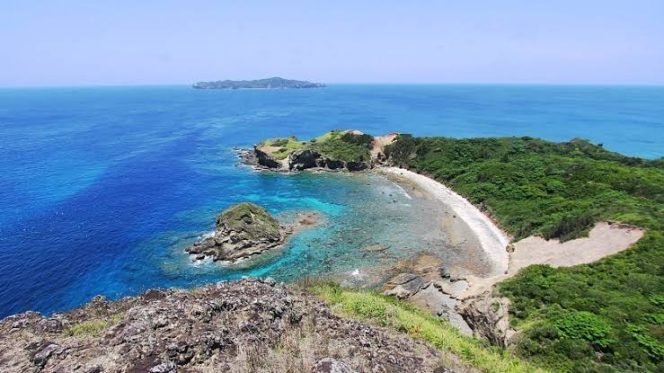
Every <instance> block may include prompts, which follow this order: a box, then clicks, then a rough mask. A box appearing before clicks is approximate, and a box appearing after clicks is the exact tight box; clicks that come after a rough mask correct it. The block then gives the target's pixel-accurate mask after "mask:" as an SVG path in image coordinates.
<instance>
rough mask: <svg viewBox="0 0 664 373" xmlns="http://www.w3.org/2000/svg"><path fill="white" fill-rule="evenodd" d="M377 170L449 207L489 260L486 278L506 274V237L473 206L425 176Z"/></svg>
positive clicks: (400, 170) (507, 239)
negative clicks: (402, 180)
mask: <svg viewBox="0 0 664 373" xmlns="http://www.w3.org/2000/svg"><path fill="white" fill-rule="evenodd" d="M376 171H377V172H378V173H383V174H385V175H388V176H396V177H401V178H404V179H406V180H408V181H410V182H412V183H414V184H416V185H417V186H418V187H420V188H421V189H422V190H424V191H425V192H426V193H428V194H429V195H431V196H432V197H433V198H435V199H437V200H438V201H440V202H441V203H442V204H444V205H446V206H448V207H449V208H450V209H451V210H452V211H453V212H454V213H455V214H456V216H457V217H458V218H460V219H461V220H462V221H463V222H464V223H465V224H466V225H467V226H468V227H469V229H470V231H472V232H473V234H474V235H475V236H476V238H477V240H478V241H479V244H480V246H481V250H482V252H483V253H484V254H485V255H486V257H487V259H488V260H489V261H490V265H491V273H490V274H489V275H490V276H499V275H503V274H505V273H506V272H507V270H508V266H509V254H508V252H507V245H508V244H509V241H510V240H509V238H508V236H507V234H505V233H504V232H503V231H502V230H500V228H498V227H497V226H496V225H495V224H494V223H493V222H492V221H491V219H489V218H488V217H487V216H486V215H484V214H483V213H482V212H481V211H480V210H479V209H478V208H477V207H475V206H474V205H473V204H472V203H470V202H468V200H466V199H465V198H463V197H462V196H460V195H459V194H457V193H455V192H454V191H452V190H451V189H449V188H447V187H446V186H444V185H443V184H441V183H439V182H437V181H435V180H433V179H431V178H428V177H426V176H424V175H420V174H417V173H415V172H412V171H409V170H406V169H402V168H397V167H381V168H377V169H376Z"/></svg>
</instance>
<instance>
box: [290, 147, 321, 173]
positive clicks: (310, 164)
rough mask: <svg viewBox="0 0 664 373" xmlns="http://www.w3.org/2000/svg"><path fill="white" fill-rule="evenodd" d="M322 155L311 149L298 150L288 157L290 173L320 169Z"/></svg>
mask: <svg viewBox="0 0 664 373" xmlns="http://www.w3.org/2000/svg"><path fill="white" fill-rule="evenodd" d="M320 158H321V155H320V153H319V152H317V151H315V150H311V149H304V150H297V151H294V152H293V153H291V154H290V155H289V156H288V169H289V170H290V171H302V170H306V169H307V168H314V167H319V166H318V165H319V164H321V163H320V162H319V160H320Z"/></svg>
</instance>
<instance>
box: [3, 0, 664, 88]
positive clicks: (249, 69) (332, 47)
mask: <svg viewBox="0 0 664 373" xmlns="http://www.w3.org/2000/svg"><path fill="white" fill-rule="evenodd" d="M275 75H278V76H284V77H291V78H301V79H309V80H317V81H323V82H328V83H335V82H338V83H339V82H369V83H407V82H412V83H554V84H555V83H558V84H564V83H574V84H664V0H624V1H618V0H603V1H595V0H575V1H568V0H556V1H533V0H529V1H525V0H524V1H520V0H519V1H517V0H501V1H490V0H485V1H480V0H466V1H458V0H456V1H443V0H440V1H434V0H431V1H414V0H413V1H403V0H400V1H389V0H382V1H361V0H352V1H347V0H335V1H312V0H309V1H304V0H303V1H291V0H280V1H270V2H269V1H252V0H245V1H239V0H238V1H221V0H218V1H211V0H189V1H170V0H159V1H149V0H132V1H125V0H114V1H89V0H85V1H84V0H42V1H37V0H34V1H30V0H0V86H24V85H29V86H34V85H37V86H39V85H96V84H171V83H175V84H179V83H187V84H188V83H191V82H193V81H197V80H212V79H225V78H230V79H242V78H244V79H253V78H261V77H268V76H275Z"/></svg>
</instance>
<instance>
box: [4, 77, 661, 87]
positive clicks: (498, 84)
mask: <svg viewBox="0 0 664 373" xmlns="http://www.w3.org/2000/svg"><path fill="white" fill-rule="evenodd" d="M259 79H263V78H259ZM245 80H246V79H245ZM313 82H315V83H321V84H324V85H325V86H351V85H371V86H552V87H555V86H565V87H644V88H645V87H652V88H656V87H664V83H659V82H656V83H643V82H640V83H583V82H560V83H557V82H556V83H552V82H539V83H537V82H532V83H525V82H330V83H327V82H322V81H313ZM193 84H194V83H118V84H113V83H109V84H106V83H91V84H86V83H83V84H52V85H38V84H35V85H30V84H29V85H0V89H48V88H52V89H57V88H130V87H136V88H139V87H191V86H192V85H193ZM322 88H324V87H322ZM302 89H305V88H302Z"/></svg>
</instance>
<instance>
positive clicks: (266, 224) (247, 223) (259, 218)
mask: <svg viewBox="0 0 664 373" xmlns="http://www.w3.org/2000/svg"><path fill="white" fill-rule="evenodd" d="M216 225H217V229H220V230H230V231H235V232H245V233H246V234H248V235H249V236H250V237H251V238H261V237H265V238H269V239H271V240H278V239H279V237H280V232H279V227H280V226H279V222H278V221H277V219H275V218H273V217H272V215H270V214H269V213H268V212H267V211H266V210H265V209H264V208H262V207H260V206H258V205H256V204H254V203H251V202H242V203H238V204H236V205H233V206H231V207H229V208H227V209H226V210H224V211H223V212H222V213H221V214H219V216H218V217H217V224H216Z"/></svg>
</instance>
